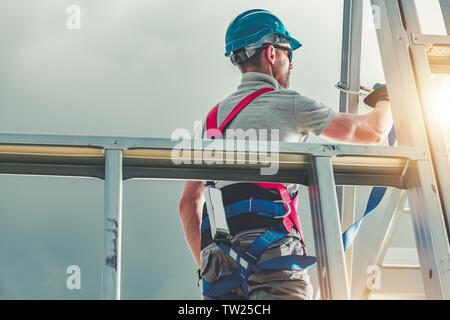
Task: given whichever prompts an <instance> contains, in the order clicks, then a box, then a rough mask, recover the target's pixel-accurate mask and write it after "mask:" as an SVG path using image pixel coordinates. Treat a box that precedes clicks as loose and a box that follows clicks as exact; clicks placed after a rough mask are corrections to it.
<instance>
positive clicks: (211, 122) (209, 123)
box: [206, 87, 275, 139]
mask: <svg viewBox="0 0 450 320" xmlns="http://www.w3.org/2000/svg"><path fill="white" fill-rule="evenodd" d="M274 90H275V89H274V88H272V87H267V88H262V89H259V90H257V91H255V92H252V93H251V94H249V95H248V96H246V97H245V98H244V99H242V100H241V101H240V102H239V103H238V104H237V105H236V106H235V107H234V108H233V110H231V112H230V114H229V115H228V116H227V117H226V118H225V120H224V121H223V122H222V123H221V124H220V126H219V125H218V123H217V111H218V109H219V104H216V105H215V106H214V108H212V109H211V111H209V113H208V116H207V117H206V134H207V138H209V139H211V138H212V136H214V132H209V129H217V130H219V131H220V132H223V129H225V127H226V126H227V125H228V123H230V122H231V120H233V119H234V118H235V117H236V116H237V115H238V113H239V112H241V111H242V109H244V108H245V107H246V106H247V105H248V104H249V103H250V102H252V101H253V100H255V99H256V98H257V97H259V96H260V95H262V94H264V93H267V92H270V91H274Z"/></svg>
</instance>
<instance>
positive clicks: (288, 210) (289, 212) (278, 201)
mask: <svg viewBox="0 0 450 320" xmlns="http://www.w3.org/2000/svg"><path fill="white" fill-rule="evenodd" d="M273 202H276V203H283V204H284V205H285V207H287V211H286V213H285V214H284V215H282V216H279V217H274V218H275V219H284V218H286V217H287V216H289V215H290V214H291V206H290V205H289V202H287V201H286V200H274V201H273Z"/></svg>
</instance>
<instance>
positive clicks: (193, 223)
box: [180, 201, 202, 268]
mask: <svg viewBox="0 0 450 320" xmlns="http://www.w3.org/2000/svg"><path fill="white" fill-rule="evenodd" d="M201 215H202V206H201V205H200V203H199V202H192V201H181V203H180V220H181V223H182V226H183V231H184V236H185V238H186V242H187V243H188V246H189V249H190V250H191V253H192V256H193V257H194V260H195V263H196V264H197V266H198V267H199V268H200V266H201V260H200V225H201Z"/></svg>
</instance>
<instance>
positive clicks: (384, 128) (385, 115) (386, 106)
mask: <svg viewBox="0 0 450 320" xmlns="http://www.w3.org/2000/svg"><path fill="white" fill-rule="evenodd" d="M372 115H373V122H372V125H373V128H374V129H375V130H376V131H377V132H379V133H380V134H381V135H382V136H383V137H384V138H385V137H386V135H387V134H388V133H389V130H390V129H391V127H392V115H391V105H390V103H389V102H388V101H379V102H378V103H377V104H376V106H375V109H374V111H373V112H372Z"/></svg>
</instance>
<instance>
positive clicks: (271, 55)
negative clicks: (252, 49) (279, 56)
mask: <svg viewBox="0 0 450 320" xmlns="http://www.w3.org/2000/svg"><path fill="white" fill-rule="evenodd" d="M264 59H266V61H267V62H268V63H270V65H272V66H273V65H274V64H275V48H274V47H272V46H269V47H267V49H266V50H264Z"/></svg>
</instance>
